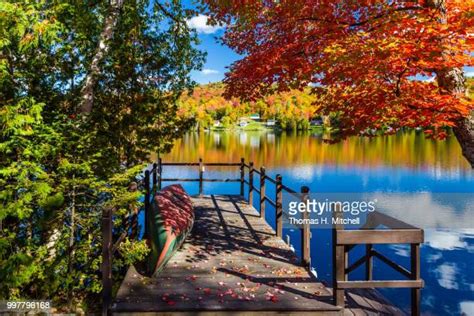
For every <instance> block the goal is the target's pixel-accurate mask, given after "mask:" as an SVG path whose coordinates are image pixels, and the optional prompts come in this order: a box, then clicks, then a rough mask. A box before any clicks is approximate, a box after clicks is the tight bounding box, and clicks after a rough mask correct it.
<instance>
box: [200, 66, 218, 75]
mask: <svg viewBox="0 0 474 316" xmlns="http://www.w3.org/2000/svg"><path fill="white" fill-rule="evenodd" d="M201 73H202V74H203V75H205V76H208V75H215V74H218V73H219V71H217V70H214V69H209V68H204V69H203V70H202V71H201Z"/></svg>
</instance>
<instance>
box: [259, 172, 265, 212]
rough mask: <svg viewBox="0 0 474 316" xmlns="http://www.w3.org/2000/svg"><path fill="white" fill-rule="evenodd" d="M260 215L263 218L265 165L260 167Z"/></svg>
mask: <svg viewBox="0 0 474 316" xmlns="http://www.w3.org/2000/svg"><path fill="white" fill-rule="evenodd" d="M260 217H261V218H265V167H261V168H260Z"/></svg>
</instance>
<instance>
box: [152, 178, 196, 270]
mask: <svg viewBox="0 0 474 316" xmlns="http://www.w3.org/2000/svg"><path fill="white" fill-rule="evenodd" d="M151 211H152V212H151V214H150V215H151V220H152V223H151V225H150V241H151V245H150V246H151V254H150V261H149V262H150V264H151V266H150V268H151V269H150V271H152V272H153V275H154V276H156V275H157V274H158V273H159V272H160V271H161V269H162V268H163V267H164V266H165V265H166V263H167V262H168V261H169V260H170V259H171V257H172V256H173V255H174V253H175V252H176V251H177V250H178V249H179V248H180V247H181V245H182V244H183V242H184V240H185V238H186V236H187V235H188V233H189V232H190V231H191V228H192V226H193V223H194V209H193V204H192V202H191V198H190V197H189V195H188V194H187V193H186V191H185V190H184V189H183V187H182V186H181V185H179V184H174V185H170V186H167V187H165V188H164V189H162V190H161V191H159V192H158V193H157V194H156V195H155V197H154V199H153V202H152V207H151Z"/></svg>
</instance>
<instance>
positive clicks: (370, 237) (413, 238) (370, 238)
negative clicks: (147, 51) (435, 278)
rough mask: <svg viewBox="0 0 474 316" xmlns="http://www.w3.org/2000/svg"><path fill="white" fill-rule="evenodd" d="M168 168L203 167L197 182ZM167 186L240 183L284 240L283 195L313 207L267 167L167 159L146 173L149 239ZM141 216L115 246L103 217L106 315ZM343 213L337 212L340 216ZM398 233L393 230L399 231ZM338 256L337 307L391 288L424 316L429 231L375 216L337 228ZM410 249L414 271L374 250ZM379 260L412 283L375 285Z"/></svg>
mask: <svg viewBox="0 0 474 316" xmlns="http://www.w3.org/2000/svg"><path fill="white" fill-rule="evenodd" d="M164 166H183V167H193V166H194V167H198V177H197V178H165V177H163V167H164ZM219 166H220V167H238V170H239V174H240V176H239V178H223V179H217V178H205V177H204V174H205V168H206V167H219ZM246 170H248V173H247V174H248V180H247V179H246V178H245V175H246ZM255 175H257V176H258V178H259V179H258V180H259V186H258V188H257V187H256V186H255V185H254V182H255ZM163 182H198V183H199V190H198V192H199V195H202V194H203V192H204V183H205V182H236V183H240V195H241V196H244V195H245V185H247V188H248V191H247V195H248V199H247V201H248V203H249V204H250V205H253V202H254V193H255V192H256V193H257V194H258V195H259V201H258V203H257V205H258V210H259V213H260V217H262V218H264V219H265V215H266V212H267V208H266V203H268V204H269V205H271V206H272V207H273V208H274V212H275V225H274V227H275V234H276V235H277V236H278V237H281V238H282V237H283V216H284V212H283V205H282V201H283V192H286V193H289V194H291V195H293V196H294V197H296V198H297V199H301V201H303V202H304V201H307V200H308V199H309V193H310V191H309V188H308V187H307V186H302V187H301V188H300V192H296V191H294V190H293V189H291V188H289V187H288V186H286V185H284V184H283V177H282V176H281V175H280V174H277V175H276V176H275V178H274V179H273V178H271V177H269V176H268V175H267V173H266V170H265V167H261V168H259V169H256V168H255V167H254V163H253V162H249V163H248V164H246V163H245V159H244V158H242V159H241V161H240V162H233V163H214V162H213V163H204V162H203V160H202V159H201V158H200V159H199V161H198V162H191V163H187V162H163V161H162V160H161V158H159V159H158V161H157V162H156V163H154V164H153V165H152V167H151V169H149V170H146V171H145V174H144V177H143V188H144V196H145V198H144V208H143V211H144V213H145V229H144V235H143V236H144V238H145V239H148V238H149V236H148V232H149V231H150V229H149V226H148V225H150V223H151V222H152V221H151V219H150V218H149V216H150V214H151V200H152V197H153V196H154V194H155V193H156V192H157V190H161V188H162V185H163ZM268 183H270V184H271V185H274V186H275V196H274V198H273V199H272V198H271V197H269V196H268V194H267V191H266V188H267V184H268ZM140 211H141V210H138V211H137V212H134V213H133V214H130V216H129V220H127V222H129V225H130V226H129V227H128V226H127V229H126V230H125V231H124V233H123V234H122V235H121V236H119V238H118V239H117V241H116V242H115V243H112V229H113V221H112V216H113V214H112V213H113V212H111V211H110V210H108V211H104V213H103V217H102V234H103V251H102V257H103V260H102V285H103V303H104V304H103V313H107V311H108V307H109V305H110V303H111V299H112V259H113V255H114V254H115V252H116V251H117V249H118V247H119V246H120V243H121V242H122V241H123V240H124V239H125V238H126V237H127V236H130V237H132V238H136V237H137V236H138V233H137V227H138V215H139V212H140ZM335 213H337V212H335ZM308 216H309V215H308V212H303V219H308ZM378 225H384V226H386V227H389V228H390V227H392V228H391V229H384V230H379V229H375V228H376V227H377V226H378ZM295 226H297V227H298V228H299V229H300V231H301V263H302V265H303V266H305V267H307V268H310V267H311V254H310V249H311V247H310V246H311V229H310V226H309V223H308V221H303V224H301V225H295ZM395 226H396V227H397V228H393V227H395ZM332 236H333V237H332V239H333V240H332V254H333V301H334V304H335V305H338V306H341V307H344V290H345V289H350V288H374V287H391V288H401V287H403V288H411V293H412V294H411V297H412V304H411V310H412V315H419V314H420V288H421V287H423V280H421V278H420V243H422V242H423V230H421V229H418V228H415V227H412V226H410V225H408V224H406V223H403V222H401V221H398V220H396V219H394V218H391V217H389V216H386V215H383V214H380V213H373V214H371V216H370V217H369V218H368V221H367V224H366V225H365V226H364V227H362V229H358V230H344V229H343V227H342V226H340V225H335V226H334V227H333V233H332ZM399 243H408V244H410V245H411V271H408V270H407V269H405V268H403V267H402V266H400V265H398V264H396V263H394V262H393V261H391V260H390V259H388V258H387V257H385V256H384V255H382V254H381V253H379V252H378V251H376V250H375V249H374V248H373V245H374V244H399ZM364 244H365V245H366V254H365V255H364V256H363V257H362V258H360V259H358V260H357V261H356V262H354V263H353V264H352V265H351V266H350V267H348V257H349V251H350V250H351V249H353V248H354V247H355V246H356V245H364ZM374 257H375V258H378V259H380V260H381V261H382V262H384V263H386V264H387V265H388V266H390V267H391V268H393V269H395V270H396V271H398V272H400V273H401V274H402V275H404V276H405V277H407V278H409V280H391V281H374V280H372V267H373V265H372V261H373V258H374ZM364 263H365V264H366V280H363V281H349V280H348V276H349V273H350V272H352V271H354V270H355V269H356V268H357V267H359V266H361V265H362V264H364Z"/></svg>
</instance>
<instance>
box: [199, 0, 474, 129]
mask: <svg viewBox="0 0 474 316" xmlns="http://www.w3.org/2000/svg"><path fill="white" fill-rule="evenodd" d="M428 1H432V0H421V1H386V0H377V1H372V0H370V1H369V0H355V1H335V0H322V1H321V0H317V1H316V0H296V1H295V0H291V1H288V0H281V1H270V0H269V1H257V0H253V1H245V3H242V2H237V1H227V0H205V1H204V2H205V3H206V5H207V7H208V8H209V11H210V14H211V15H212V18H213V21H214V22H215V23H217V22H218V21H220V22H224V23H226V24H228V25H229V27H228V28H227V30H226V33H225V36H224V38H223V42H224V43H225V44H227V45H229V46H230V47H231V48H233V49H235V50H236V51H237V52H238V53H239V54H242V55H244V56H245V57H244V58H243V59H241V60H239V61H237V62H235V63H234V64H233V65H232V66H231V67H230V71H229V72H228V73H227V76H226V79H225V83H226V84H227V87H228V91H227V92H228V95H230V96H240V97H244V98H250V99H256V98H259V97H261V96H262V95H265V94H268V93H269V92H271V91H272V90H274V89H278V90H288V89H290V88H303V87H306V86H308V85H312V86H313V87H314V86H316V87H323V88H324V89H322V90H323V92H324V94H325V98H322V99H321V102H320V105H321V107H322V109H323V111H325V112H327V113H329V112H339V113H340V114H341V124H342V126H341V127H342V129H341V131H342V133H343V135H354V134H359V133H360V132H363V131H365V130H367V129H369V128H375V129H378V128H381V127H387V126H389V127H392V128H393V130H396V129H398V128H400V127H423V128H425V130H426V131H427V132H428V133H433V134H434V136H437V137H439V138H443V137H445V136H446V134H445V132H444V127H447V126H453V125H455V124H456V122H457V121H458V120H459V119H460V118H462V117H466V116H467V115H468V113H469V110H470V109H472V108H473V104H472V101H470V100H468V99H466V98H463V97H459V96H454V95H451V94H449V93H447V91H443V89H440V87H438V85H437V84H436V83H435V82H434V81H429V80H428V81H426V80H425V81H420V80H414V78H423V77H424V78H431V77H433V76H434V74H435V73H439V72H442V71H445V70H447V69H451V68H453V67H462V66H465V65H471V64H472V57H471V55H470V52H472V51H473V45H474V40H473V37H472V32H473V27H474V2H473V1H465V0H443V1H438V2H443V4H444V5H445V8H446V13H445V12H444V10H443V9H441V7H439V6H430V5H427V4H428ZM435 2H436V1H435ZM275 84H276V85H275Z"/></svg>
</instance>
